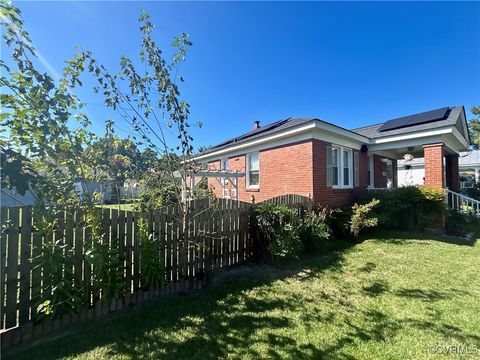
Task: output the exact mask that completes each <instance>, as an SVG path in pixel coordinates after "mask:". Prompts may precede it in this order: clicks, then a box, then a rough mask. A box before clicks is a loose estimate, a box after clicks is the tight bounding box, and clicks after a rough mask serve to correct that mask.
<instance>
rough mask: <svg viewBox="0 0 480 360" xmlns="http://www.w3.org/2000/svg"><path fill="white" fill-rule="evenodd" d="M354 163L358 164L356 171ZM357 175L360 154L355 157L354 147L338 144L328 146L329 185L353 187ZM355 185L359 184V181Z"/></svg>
mask: <svg viewBox="0 0 480 360" xmlns="http://www.w3.org/2000/svg"><path fill="white" fill-rule="evenodd" d="M355 160H356V161H355ZM354 165H355V166H357V169H356V171H355V169H354ZM354 175H355V176H354ZM357 175H358V156H357V157H355V159H354V153H353V150H352V149H350V148H346V147H342V146H336V145H332V146H330V145H329V146H327V186H331V187H333V188H352V187H353V185H354V184H353V183H354V180H355V179H357V177H358V176H357ZM354 178H355V179H354ZM355 182H358V180H355ZM355 186H358V183H357V184H355Z"/></svg>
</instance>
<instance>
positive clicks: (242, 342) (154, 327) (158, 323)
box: [12, 243, 350, 360]
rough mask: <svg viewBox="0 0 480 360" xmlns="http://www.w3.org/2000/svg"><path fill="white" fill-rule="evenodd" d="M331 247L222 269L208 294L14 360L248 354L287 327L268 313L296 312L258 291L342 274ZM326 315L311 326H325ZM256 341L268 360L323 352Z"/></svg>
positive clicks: (144, 310) (140, 312) (287, 341)
mask: <svg viewBox="0 0 480 360" xmlns="http://www.w3.org/2000/svg"><path fill="white" fill-rule="evenodd" d="M329 248H330V249H335V250H332V251H330V252H329V253H327V254H325V255H322V256H315V257H313V256H312V257H309V258H305V259H303V261H301V262H299V263H298V264H296V265H293V266H285V267H274V266H264V265H260V266H257V265H249V266H246V267H247V268H248V267H250V271H243V270H242V272H241V273H240V274H241V275H243V276H238V275H239V272H238V270H237V268H240V267H233V268H231V269H227V270H226V271H224V272H225V273H227V276H224V277H223V278H221V279H220V280H219V281H217V282H216V283H215V286H211V287H210V288H209V289H207V290H203V291H197V292H193V293H189V294H187V295H184V296H174V297H171V298H168V299H161V300H156V301H151V302H148V303H144V304H143V305H140V306H137V307H135V308H132V309H130V310H127V311H125V312H123V313H121V314H118V315H114V316H112V317H111V318H107V319H105V320H99V321H96V322H94V323H90V324H85V325H82V326H81V327H79V328H78V331H75V333H73V334H71V335H68V336H66V337H64V338H61V339H57V340H54V341H52V342H45V343H41V344H39V345H38V346H36V347H34V348H30V349H25V351H23V350H22V351H23V352H21V353H20V352H17V353H16V354H15V359H22V358H24V359H32V358H38V359H40V358H41V359H57V358H60V357H74V356H76V355H79V354H82V353H84V352H87V351H90V350H92V349H94V348H97V347H99V346H106V348H108V352H107V353H102V356H106V357H111V356H125V357H127V358H142V357H149V358H162V359H176V360H178V359H184V358H202V359H217V358H226V357H228V355H229V351H230V350H231V349H236V350H237V351H238V349H245V351H246V350H247V349H249V345H250V342H251V341H252V340H251V339H252V338H251V336H252V335H253V333H254V332H255V331H256V330H259V329H271V330H272V331H273V330H275V329H287V328H289V327H290V326H291V325H292V320H291V319H290V318H288V317H285V316H278V315H272V313H273V312H274V311H275V310H277V309H287V310H288V309H292V311H293V310H295V309H296V308H298V306H299V304H298V299H296V297H295V296H292V297H291V298H288V299H279V298H275V297H272V296H268V294H267V292H268V290H267V289H265V290H262V288H263V287H266V286H267V285H269V284H271V283H272V282H274V281H282V280H288V278H291V277H295V278H297V279H300V280H306V279H308V278H312V277H316V276H320V275H321V273H322V272H324V271H327V270H335V271H341V267H342V260H343V257H344V255H345V254H346V252H348V251H349V248H350V244H344V243H337V244H336V245H334V246H331V247H329ZM228 273H230V276H229V275H228ZM252 289H256V290H255V291H256V292H258V291H259V292H260V295H262V294H263V291H264V292H265V296H258V297H255V298H252V297H251V296H249V292H250V290H252ZM331 316H333V315H325V316H324V317H319V318H316V319H309V320H308V321H325V322H327V321H329V318H330V317H331ZM187 328H189V329H192V328H194V329H195V330H194V334H192V333H191V331H192V330H188V331H187V330H185V329H187ZM189 331H190V333H188V332H189ZM187 333H188V334H187ZM171 334H177V336H172V335H171ZM192 335H193V336H192ZM73 339H74V340H73ZM255 342H257V343H259V342H264V343H265V346H268V348H269V350H268V351H269V354H268V356H269V357H271V358H284V357H288V358H317V357H318V356H320V355H321V354H322V351H321V350H320V349H317V348H315V347H314V346H312V345H305V344H300V343H297V341H296V340H295V339H293V338H290V337H288V336H278V335H273V334H268V335H267V336H266V337H265V338H261V339H258V338H256V339H255ZM52 349H55V350H54V351H52ZM147 354H148V356H147ZM12 355H13V354H12ZM263 355H265V354H263ZM248 356H251V357H253V358H255V357H260V356H261V354H257V353H255V351H253V350H252V349H249V350H248ZM12 358H13V357H12Z"/></svg>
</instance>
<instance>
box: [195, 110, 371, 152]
mask: <svg viewBox="0 0 480 360" xmlns="http://www.w3.org/2000/svg"><path fill="white" fill-rule="evenodd" d="M312 130H317V131H312ZM322 130H323V131H322ZM320 131H321V133H320ZM325 132H327V133H326V134H325ZM306 139H318V140H323V141H327V142H333V143H337V144H340V145H344V146H349V147H352V148H355V149H360V146H361V144H362V143H367V144H368V143H369V139H368V138H367V137H365V136H362V135H357V134H353V133H351V132H350V131H348V130H345V129H341V128H339V127H337V126H335V125H331V124H327V123H324V122H322V121H318V120H315V119H312V120H311V121H310V122H308V123H306V124H302V125H299V126H296V127H292V128H288V129H285V130H283V131H279V132H276V133H273V134H272V135H270V136H268V135H266V136H263V137H260V138H255V139H252V140H250V141H247V142H245V143H241V144H238V145H231V146H227V147H225V148H223V149H219V150H216V151H213V152H211V153H208V154H205V155H200V156H197V157H196V158H194V160H195V161H204V160H213V159H218V158H219V157H220V156H228V157H232V156H238V155H240V154H244V153H245V152H254V151H259V150H263V149H268V148H272V147H275V146H281V145H286V144H288V143H294V142H298V141H302V140H306Z"/></svg>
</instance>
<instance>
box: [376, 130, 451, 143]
mask: <svg viewBox="0 0 480 360" xmlns="http://www.w3.org/2000/svg"><path fill="white" fill-rule="evenodd" d="M451 132H452V129H451V128H450V127H448V128H441V129H435V130H428V131H422V132H415V133H409V134H405V135H395V136H388V137H384V138H378V139H372V143H371V144H372V145H376V144H386V143H394V142H398V141H405V140H413V139H419V138H424V137H431V136H438V135H443V134H449V133H451ZM417 145H418V141H417Z"/></svg>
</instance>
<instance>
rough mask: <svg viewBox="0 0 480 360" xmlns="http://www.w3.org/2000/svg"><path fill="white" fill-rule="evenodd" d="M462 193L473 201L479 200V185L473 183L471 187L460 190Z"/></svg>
mask: <svg viewBox="0 0 480 360" xmlns="http://www.w3.org/2000/svg"><path fill="white" fill-rule="evenodd" d="M462 193H463V194H465V195H467V196H468V197H471V198H473V199H475V200H480V183H479V182H474V183H473V185H472V187H470V188H465V189H462Z"/></svg>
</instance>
